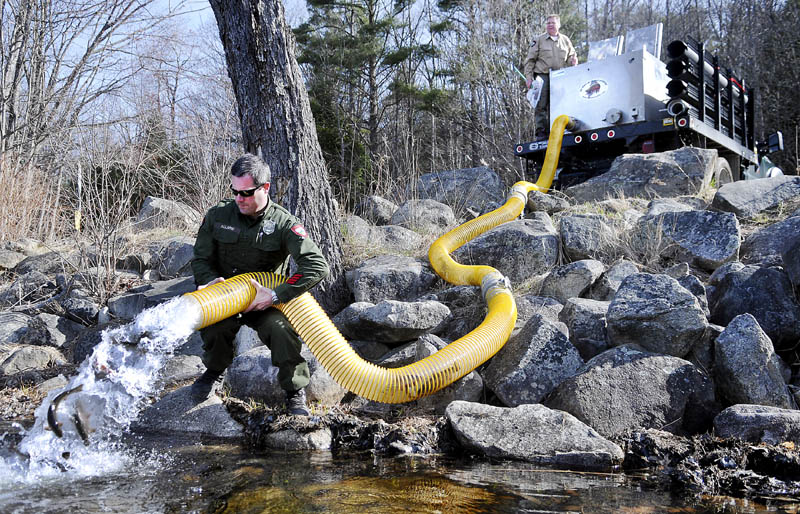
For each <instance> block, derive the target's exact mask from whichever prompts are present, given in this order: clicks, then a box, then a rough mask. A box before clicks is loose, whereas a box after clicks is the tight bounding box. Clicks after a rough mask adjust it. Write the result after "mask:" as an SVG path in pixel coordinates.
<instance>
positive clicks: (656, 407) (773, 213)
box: [0, 149, 800, 501]
mask: <svg viewBox="0 0 800 514" xmlns="http://www.w3.org/2000/svg"><path fill="white" fill-rule="evenodd" d="M668 154H672V155H671V156H670V155H668ZM717 158H718V157H717V156H716V153H715V152H714V151H711V150H697V149H682V150H678V151H675V152H668V153H666V154H659V155H655V156H624V157H623V158H621V160H623V161H626V162H623V163H620V165H619V173H616V172H615V168H614V167H612V169H611V170H610V171H609V172H608V173H606V174H605V175H603V176H602V177H598V179H600V180H598V181H596V182H595V183H587V184H585V185H581V186H580V187H576V188H575V189H574V190H573V191H570V190H567V191H566V195H559V194H553V195H542V194H538V193H531V194H530V196H529V200H528V205H527V209H526V213H525V214H524V217H523V218H522V219H518V220H513V221H509V222H507V223H504V224H502V225H500V226H498V227H496V228H494V229H492V230H489V231H487V232H486V233H485V234H482V235H480V236H478V237H476V238H475V239H474V240H472V241H470V242H469V243H467V244H465V245H464V246H462V247H461V248H459V249H458V250H457V251H455V252H453V257H454V258H455V259H456V260H457V261H458V262H462V263H464V264H483V265H489V266H492V267H494V268H496V269H498V270H499V271H500V272H501V273H502V274H503V275H504V276H505V277H507V279H508V280H509V282H510V283H511V285H512V288H513V292H514V297H515V302H516V306H517V311H518V315H517V324H516V327H515V328H514V331H513V333H512V335H511V337H510V339H509V340H508V342H507V343H506V344H505V346H504V347H503V348H502V349H501V350H500V351H499V352H498V353H497V354H496V355H494V356H493V357H492V358H491V359H490V360H488V361H487V362H486V363H485V364H483V365H481V366H479V367H478V368H477V369H476V370H474V371H472V372H471V373H468V374H467V375H465V376H464V377H463V378H461V379H459V380H457V381H456V382H454V383H453V384H451V385H449V386H447V387H445V388H444V389H441V390H440V391H438V392H436V393H435V394H433V395H430V396H427V397H423V398H420V399H418V400H416V401H413V402H410V403H408V404H401V405H396V406H387V405H384V404H380V403H377V402H372V401H367V400H365V399H363V398H358V397H355V396H354V395H353V394H352V393H349V392H348V391H346V390H344V389H343V388H341V387H340V386H339V385H338V384H337V383H336V381H335V380H333V378H332V377H331V376H330V375H329V374H328V372H327V370H325V368H324V367H322V366H321V365H320V364H319V362H318V361H317V360H316V358H315V357H314V355H313V354H311V352H308V351H307V352H306V354H305V355H306V358H307V360H308V361H309V365H310V369H311V373H312V380H311V385H310V386H309V387H308V389H307V394H308V397H309V399H310V400H311V402H312V409H313V414H314V416H312V417H311V418H309V419H296V418H292V417H287V416H285V415H283V413H282V412H281V411H280V410H277V409H274V408H271V407H269V406H271V405H281V404H282V400H283V396H282V392H281V390H280V387H279V385H278V383H277V378H276V373H275V368H274V367H273V366H272V364H271V355H270V352H269V350H268V349H267V348H266V347H264V346H263V345H261V344H260V342H259V341H258V340H257V338H256V337H255V335H254V333H252V331H249V332H248V331H247V330H244V329H243V330H242V331H241V332H240V333H239V335H238V336H237V341H236V357H235V359H234V362H233V364H232V365H231V366H230V367H229V368H228V370H227V372H226V374H225V379H224V387H223V390H222V391H221V392H220V393H219V394H218V395H212V397H211V398H209V399H208V400H207V401H205V402H203V403H202V404H199V405H198V404H196V403H195V402H192V401H191V399H190V398H189V397H188V392H187V389H188V388H187V387H186V385H187V384H188V383H190V382H191V381H192V380H193V379H194V378H195V377H197V376H198V375H199V374H200V373H201V372H202V370H203V366H202V364H201V362H200V359H199V355H200V353H201V349H200V341H199V337H198V336H197V334H196V333H195V334H193V335H192V336H191V337H190V338H189V339H188V340H187V341H185V343H183V344H182V345H181V346H180V347H179V348H177V349H176V350H175V351H174V354H170V355H169V359H168V361H167V362H166V365H165V366H164V368H163V369H162V370H160V373H159V378H158V381H159V390H160V391H161V392H159V394H157V395H154V396H153V397H152V398H150V400H151V401H152V404H151V405H149V406H148V407H147V408H146V409H144V411H142V412H141V415H140V416H139V418H138V419H137V421H136V423H135V424H134V426H133V427H132V429H133V430H135V431H152V432H166V433H171V432H181V433H192V434H197V435H198V436H203V437H205V436H212V437H224V438H229V439H235V440H242V441H245V442H246V443H247V444H249V445H251V446H252V447H253V448H273V449H291V450H325V451H334V452H335V451H347V452H367V453H375V454H380V455H397V454H419V455H426V454H438V453H444V454H459V455H474V456H475V457H476V458H483V459H491V460H506V459H508V460H521V461H526V462H529V463H533V464H536V465H541V466H546V467H550V468H556V469H564V470H595V471H611V472H620V471H627V472H636V473H644V474H646V475H647V476H648V477H649V478H648V480H652V482H653V483H654V484H655V485H657V486H659V487H668V488H670V489H672V490H680V491H685V492H686V493H687V494H699V495H731V496H747V497H753V498H774V499H776V501H780V499H781V498H783V497H793V496H797V494H798V481H797V480H796V478H797V476H798V473H797V469H798V451H797V448H796V445H798V444H800V410H798V408H797V405H798V399H800V398H798V397H799V396H800V395H799V394H798V391H800V357H798V355H797V353H796V348H797V347H798V344H800V302H799V301H798V291H800V237H798V236H797V234H800V177H776V178H772V179H761V180H758V181H748V182H737V183H733V184H726V185H723V186H722V187H721V188H719V189H718V190H715V191H714V190H711V191H708V190H706V189H705V187H706V185H707V184H708V183H709V182H710V177H711V175H712V174H713V170H714V169H715V162H716V159H717ZM631 159H638V160H637V161H636V162H634V163H631V162H630V160H631ZM632 170H639V171H638V173H640V177H639V178H635V177H633V178H632V177H631V176H630V173H632ZM623 171H624V173H623ZM615 180H616V182H615ZM643 184H644V185H643ZM626 188H627V189H626ZM506 192H507V188H506V186H504V185H503V184H501V182H500V180H499V177H498V176H497V174H495V173H494V172H493V171H492V170H488V169H486V168H475V169H468V170H456V171H453V172H442V173H437V174H430V175H427V176H423V177H421V178H420V182H419V184H417V187H416V194H418V195H420V197H421V198H420V199H416V200H409V201H407V202H405V203H404V204H402V205H400V206H397V205H394V204H392V203H391V202H389V201H388V200H386V199H383V198H378V197H369V198H365V199H364V201H363V202H362V203H361V204H360V205H359V207H358V209H357V211H356V212H357V214H358V215H356V214H351V215H345V216H342V227H343V235H344V237H345V243H346V245H347V247H348V248H349V249H350V252H349V253H350V257H351V258H352V262H349V264H348V270H347V273H346V280H347V285H348V287H349V290H350V292H351V294H352V302H351V303H350V304H349V305H347V306H346V307H345V308H343V309H342V310H341V311H340V312H338V313H332V314H334V315H333V316H332V321H333V323H334V324H335V326H336V327H337V329H338V330H339V331H340V332H341V333H342V334H343V335H344V336H345V338H346V339H347V341H348V342H349V344H350V346H352V348H353V349H354V350H355V351H356V352H357V353H358V355H359V356H360V358H362V359H364V360H365V361H367V362H370V363H373V364H376V365H378V366H382V367H387V368H396V367H402V366H406V365H409V364H412V363H414V362H417V361H419V360H421V359H424V358H426V357H428V356H430V355H433V354H434V353H436V352H437V351H438V350H440V349H442V348H444V347H445V346H446V345H447V344H449V343H450V342H452V341H454V340H456V339H458V338H461V337H462V336H464V334H467V333H469V332H471V331H472V330H473V329H475V327H477V326H478V325H479V324H480V323H481V321H482V320H483V319H484V317H485V316H486V312H487V311H486V306H485V305H484V303H483V300H482V296H481V291H480V288H478V287H471V286H451V285H449V284H445V283H444V282H442V281H441V279H439V278H438V277H437V275H436V274H435V273H434V271H433V270H432V269H431V267H430V264H429V263H428V262H427V259H426V258H425V257H424V250H425V248H427V246H428V245H429V244H430V240H431V235H436V234H441V233H443V232H444V231H446V230H448V229H449V228H452V227H453V226H456V225H458V224H461V223H463V222H464V221H465V220H467V219H470V218H471V217H473V216H475V215H477V214H479V213H485V212H488V211H491V210H494V209H495V208H497V206H498V205H499V204H500V203H501V202H502V201H503V198H504V195H505V193H506ZM586 195H589V196H586ZM598 195H599V196H598ZM609 196H610V197H612V198H610V199H605V200H601V199H600V198H608V197H609ZM453 206H454V207H453ZM186 209H187V207H186V206H180V205H178V204H175V203H174V202H168V201H166V200H160V201H150V202H148V203H147V210H146V212H145V211H144V210H143V214H142V217H143V219H141V220H137V222H136V223H134V224H133V227H136V226H137V225H138V226H139V227H144V226H147V227H150V228H152V227H153V226H176V225H180V224H181V223H185V224H186V225H187V226H191V223H190V221H189V220H196V217H197V213H191V215H187V216H186V217H185V219H184V218H181V216H184V215H185V212H186ZM181 219H184V221H183V222H181V223H179V221H178V220H181ZM145 221H147V223H145ZM192 223H193V222H192ZM132 230H134V228H132ZM145 234H146V233H145ZM192 243H193V237H191V236H190V235H186V236H178V237H171V238H168V239H165V240H159V241H155V242H151V243H150V244H149V246H148V248H149V249H148V250H147V251H139V252H132V253H130V254H129V255H126V256H124V257H122V258H120V259H119V260H118V262H117V270H116V271H115V273H116V275H115V277H116V278H115V280H116V281H117V282H116V283H117V285H116V286H115V288H116V292H115V293H114V294H112V295H111V296H110V297H109V298H108V299H107V300H106V301H104V302H99V301H98V300H97V298H96V297H95V296H93V295H92V294H91V292H90V291H91V290H92V288H91V281H92V280H96V278H97V274H102V273H104V272H105V271H107V270H103V269H101V268H96V269H84V268H82V267H81V266H80V265H77V266H75V267H76V268H77V269H81V270H82V271H80V272H78V271H75V269H67V267H65V263H69V262H73V261H75V262H77V261H80V259H81V258H82V257H81V256H84V257H85V256H86V255H87V254H88V252H86V250H85V249H84V250H82V251H77V250H76V251H74V252H72V251H71V250H69V249H67V250H64V251H60V252H55V251H51V250H49V249H47V248H43V247H42V246H41V245H37V244H36V243H35V242H31V241H21V242H15V243H14V244H10V245H6V247H5V248H4V249H2V250H0V268H2V270H3V277H4V279H5V280H4V282H5V285H3V286H0V379H1V380H2V382H0V386H2V389H0V399H2V400H4V401H3V402H2V406H0V417H1V418H2V419H3V420H4V421H12V420H13V421H17V422H21V423H22V424H23V425H26V424H29V423H30V421H31V416H32V414H33V409H34V408H35V407H36V406H38V405H39V404H41V402H42V401H44V399H45V397H46V395H47V394H48V393H49V392H55V391H58V390H60V388H63V387H65V386H66V384H67V382H68V380H69V377H71V376H72V375H74V373H75V370H76V369H77V367H78V366H79V365H80V364H81V363H82V362H84V359H85V358H86V357H87V356H88V355H91V353H92V351H93V349H94V348H95V346H96V345H97V344H98V343H99V342H100V340H101V334H102V332H103V330H104V329H106V328H108V327H111V326H115V325H117V326H119V325H124V324H126V323H128V322H129V321H131V320H133V319H135V318H136V317H137V316H138V315H139V314H140V313H141V312H143V311H144V310H145V309H148V308H156V306H159V305H161V304H163V303H164V302H165V300H168V299H170V298H174V297H176V296H179V295H181V294H183V293H186V292H189V291H191V290H193V289H194V284H193V282H192V280H191V278H190V277H189V276H188V263H189V261H190V259H191V255H192ZM356 256H358V257H356ZM93 273H96V274H95V275H93Z"/></svg>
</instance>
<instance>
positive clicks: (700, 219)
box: [638, 211, 740, 270]
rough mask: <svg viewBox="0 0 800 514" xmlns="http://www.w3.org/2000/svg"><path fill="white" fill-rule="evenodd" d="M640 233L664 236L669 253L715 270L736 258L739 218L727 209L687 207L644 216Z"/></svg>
mask: <svg viewBox="0 0 800 514" xmlns="http://www.w3.org/2000/svg"><path fill="white" fill-rule="evenodd" d="M638 227H639V231H640V233H641V234H642V237H648V238H650V237H652V236H653V235H654V234H658V235H660V236H661V237H662V238H664V240H665V242H666V243H669V244H670V246H669V247H668V251H669V256H670V257H674V258H676V259H678V260H681V261H685V262H688V263H690V264H693V265H695V266H698V267H700V268H704V269H707V270H715V269H717V268H718V267H719V266H721V265H723V264H725V263H726V262H730V261H735V260H737V259H738V258H739V239H740V229H739V221H738V220H737V219H736V216H735V215H734V214H732V213H729V212H713V211H686V212H665V213H662V214H658V215H656V216H644V217H642V218H641V219H640V220H639V224H638Z"/></svg>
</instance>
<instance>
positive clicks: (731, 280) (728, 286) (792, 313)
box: [708, 265, 800, 350]
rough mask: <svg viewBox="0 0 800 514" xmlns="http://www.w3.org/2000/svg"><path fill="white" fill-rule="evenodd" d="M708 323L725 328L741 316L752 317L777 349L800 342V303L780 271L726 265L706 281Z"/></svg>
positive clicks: (784, 274)
mask: <svg viewBox="0 0 800 514" xmlns="http://www.w3.org/2000/svg"><path fill="white" fill-rule="evenodd" d="M709 283H710V284H711V285H712V286H713V288H712V289H711V291H710V292H709V294H708V307H709V310H710V311H711V318H710V321H711V322H712V323H716V324H717V325H722V326H727V325H728V323H730V322H731V321H732V320H733V319H734V318H735V317H737V316H739V315H740V314H745V313H748V314H751V315H752V316H753V317H754V318H755V319H756V321H757V322H758V325H759V326H760V327H761V329H762V330H763V331H764V332H766V334H767V336H769V338H770V339H771V340H772V342H773V343H774V344H775V346H776V347H777V349H779V350H780V349H782V348H783V347H785V346H793V345H795V344H796V343H797V341H798V339H800V303H798V301H797V298H796V297H795V295H794V291H793V290H792V283H791V282H790V281H789V277H787V276H786V273H785V272H784V271H783V270H782V269H780V268H761V267H758V266H752V265H748V266H728V267H725V268H724V269H723V268H720V270H719V273H715V274H714V275H712V276H711V278H710V279H709Z"/></svg>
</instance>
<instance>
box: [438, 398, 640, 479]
mask: <svg viewBox="0 0 800 514" xmlns="http://www.w3.org/2000/svg"><path fill="white" fill-rule="evenodd" d="M445 416H446V417H447V419H448V421H449V422H450V426H451V427H452V429H453V433H454V434H455V436H456V439H457V440H458V441H459V443H461V445H462V446H464V447H465V448H467V449H468V450H470V451H472V452H476V453H479V454H481V455H485V456H487V457H490V458H496V459H514V460H521V461H527V462H532V463H534V464H538V465H545V466H553V467H557V468H562V469H564V468H565V469H578V470H610V469H612V468H614V467H615V466H618V465H619V464H621V463H622V459H623V457H624V454H623V452H622V449H621V448H620V447H619V446H617V445H616V444H614V443H612V442H611V441H609V440H607V439H605V438H603V437H602V436H601V435H600V434H598V433H597V432H596V431H594V430H593V429H592V428H591V427H588V426H586V425H584V424H583V423H581V422H580V421H579V420H577V419H575V418H574V417H573V416H571V415H569V414H567V413H565V412H559V411H556V410H551V409H548V408H547V407H544V406H543V405H539V404H533V405H530V404H526V405H520V406H519V407H515V408H513V409H509V408H504V407H493V406H490V405H484V404H480V403H469V402H462V401H457V402H453V403H451V404H450V405H449V406H448V407H447V410H446V411H445Z"/></svg>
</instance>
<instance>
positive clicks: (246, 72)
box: [210, 0, 347, 310]
mask: <svg viewBox="0 0 800 514" xmlns="http://www.w3.org/2000/svg"><path fill="white" fill-rule="evenodd" d="M210 3H211V7H212V9H213V10H214V15H215V16H216V19H217V26H218V28H219V34H220V39H221V40H222V44H223V47H224V49H225V57H226V61H227V65H228V74H229V75H230V77H231V82H232V84H233V90H234V93H235V95H236V99H237V101H238V110H239V118H240V120H241V126H242V136H243V140H244V149H245V150H247V151H249V152H251V153H253V154H256V155H259V156H261V157H262V158H263V159H264V160H265V161H266V162H267V163H268V164H269V165H270V168H272V173H273V178H272V188H273V189H272V190H273V191H274V197H275V199H276V200H277V201H278V202H279V203H281V204H282V205H284V206H285V207H287V208H288V209H290V210H291V211H292V212H293V213H295V214H296V215H297V216H298V217H299V218H301V219H302V220H303V222H304V223H305V224H306V226H307V227H308V228H309V232H310V233H311V234H312V235H313V236H314V238H315V239H316V240H317V241H318V242H319V243H320V246H321V247H322V250H323V252H324V253H325V255H326V257H327V259H328V263H329V265H330V267H331V276H330V277H329V279H327V280H326V281H325V282H324V283H323V284H321V287H317V288H316V289H315V291H318V294H319V298H320V300H321V303H323V304H324V305H325V306H326V307H328V308H329V310H335V308H337V307H339V306H343V302H344V300H345V295H346V294H347V292H346V287H345V285H344V281H343V278H344V277H343V275H344V273H343V268H342V248H341V232H340V230H339V223H338V217H337V213H336V207H335V204H334V199H333V196H332V194H331V189H330V185H329V183H328V173H327V169H326V167H325V161H324V160H323V158H322V150H321V149H320V146H319V142H318V140H317V131H316V128H315V126H314V118H313V116H312V114H311V106H310V104H309V100H308V94H307V92H306V89H305V86H304V84H303V78H302V75H301V73H300V68H299V66H298V65H297V61H296V59H295V49H294V46H295V42H294V36H293V35H292V32H291V30H290V29H289V28H288V27H287V25H286V22H285V18H284V10H283V5H282V4H281V2H280V1H279V0H236V1H222V0H210Z"/></svg>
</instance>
